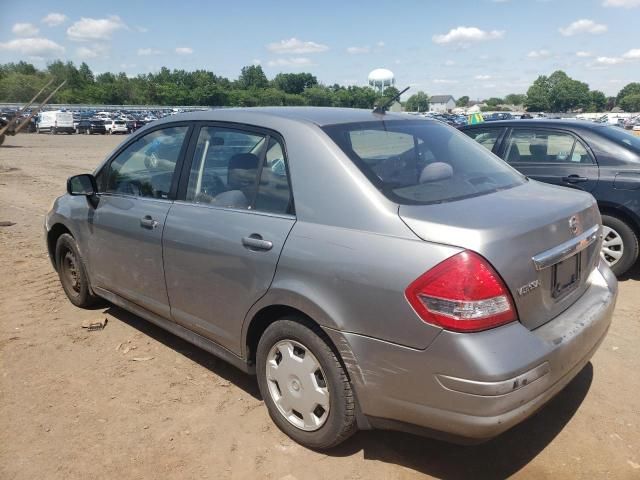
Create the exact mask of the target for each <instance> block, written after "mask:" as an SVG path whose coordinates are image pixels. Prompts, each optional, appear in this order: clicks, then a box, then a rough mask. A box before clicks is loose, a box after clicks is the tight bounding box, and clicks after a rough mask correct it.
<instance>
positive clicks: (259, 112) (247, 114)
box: [155, 107, 420, 127]
mask: <svg viewBox="0 0 640 480" xmlns="http://www.w3.org/2000/svg"><path fill="white" fill-rule="evenodd" d="M269 118H271V119H286V120H291V121H294V122H296V121H297V122H304V123H313V124H315V125H318V126H321V127H322V126H325V125H334V124H337V123H353V122H370V121H381V120H384V121H391V120H420V119H417V118H416V117H412V116H409V115H406V114H394V113H388V112H387V113H385V114H380V113H374V112H373V111H372V110H368V109H358V108H337V107H250V108H217V109H212V110H202V111H198V112H189V113H178V114H176V115H171V116H168V117H165V118H163V119H161V120H159V121H158V122H155V123H156V124H158V123H160V122H162V123H165V122H175V121H184V120H192V121H193V120H199V121H207V120H209V121H228V122H238V123H251V124H263V123H265V122H268V120H269Z"/></svg>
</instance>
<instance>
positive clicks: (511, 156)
mask: <svg viewBox="0 0 640 480" xmlns="http://www.w3.org/2000/svg"><path fill="white" fill-rule="evenodd" d="M499 155H500V157H502V158H503V159H504V160H506V161H507V163H509V164H510V165H511V166H512V167H514V168H516V169H518V170H519V171H521V172H522V173H524V174H525V175H527V176H528V177H530V178H533V179H535V180H539V181H541V182H545V183H552V184H555V185H561V186H563V187H571V188H577V189H580V190H584V191H586V192H591V191H593V190H594V189H595V188H596V185H597V184H598V175H599V173H598V165H597V164H596V161H595V158H594V156H593V155H592V153H591V152H590V150H589V148H588V147H587V146H586V144H585V143H584V142H583V141H582V140H581V139H579V138H578V137H576V136H575V135H574V134H573V133H571V132H569V131H566V130H561V129H553V128H548V127H545V128H537V127H526V128H525V127H523V128H520V127H518V128H513V129H511V131H510V132H509V133H508V136H507V137H506V139H505V141H504V142H502V146H501V148H500V151H499Z"/></svg>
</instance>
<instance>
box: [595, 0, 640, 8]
mask: <svg viewBox="0 0 640 480" xmlns="http://www.w3.org/2000/svg"><path fill="white" fill-rule="evenodd" d="M602 5H603V6H605V7H622V8H633V7H640V0H604V3H603V4H602Z"/></svg>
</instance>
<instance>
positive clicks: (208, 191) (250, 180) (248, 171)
mask: <svg viewBox="0 0 640 480" xmlns="http://www.w3.org/2000/svg"><path fill="white" fill-rule="evenodd" d="M264 140H265V135H261V134H257V133H252V132H245V131H242V130H232V129H225V128H219V127H203V128H202V129H201V130H200V133H199V135H198V142H197V144H196V149H195V151H194V154H193V161H192V164H191V171H190V173H189V183H188V186H187V194H186V200H187V201H189V202H195V203H205V204H212V205H218V206H222V207H231V208H241V209H247V208H249V207H250V205H251V202H252V201H253V198H254V196H255V192H256V185H257V175H258V163H259V156H260V154H261V153H262V147H263V145H264Z"/></svg>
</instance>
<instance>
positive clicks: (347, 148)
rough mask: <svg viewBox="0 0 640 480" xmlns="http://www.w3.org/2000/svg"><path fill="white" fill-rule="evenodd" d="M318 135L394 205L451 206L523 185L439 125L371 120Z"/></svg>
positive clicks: (482, 150)
mask: <svg viewBox="0 0 640 480" xmlns="http://www.w3.org/2000/svg"><path fill="white" fill-rule="evenodd" d="M323 130H324V131H325V132H326V133H327V134H328V135H329V137H331V139H332V140H333V141H334V142H335V143H336V144H337V145H338V146H339V147H340V148H341V149H342V150H343V151H344V153H345V154H346V155H347V156H348V157H349V158H351V160H352V161H353V162H354V163H355V164H356V165H357V166H358V168H360V170H362V172H363V173H364V174H365V175H366V176H367V178H369V180H370V181H371V182H372V183H373V184H374V185H375V186H376V187H377V188H378V189H379V190H380V191H381V192H382V193H383V194H384V195H386V196H387V197H388V198H389V199H391V200H392V201H394V202H397V203H401V204H429V203H439V202H446V201H452V200H457V199H461V198H466V197H472V196H477V195H483V194H486V193H490V192H494V191H497V190H502V189H506V188H511V187H514V186H516V185H520V184H522V183H523V182H525V181H526V179H525V178H524V177H523V176H522V175H521V174H519V173H518V172H516V171H515V170H513V169H512V168H511V167H509V166H508V165H506V164H505V163H504V162H503V161H501V160H500V159H499V158H497V157H496V156H494V155H492V154H491V153H490V152H488V151H487V149H486V148H483V147H481V146H480V145H478V144H477V143H476V142H474V141H473V140H471V139H469V138H467V137H466V136H465V135H463V134H462V133H460V132H458V131H457V130H455V129H453V128H451V127H449V126H447V125H444V124H442V123H440V122H436V121H430V120H407V121H403V120H399V121H398V120H394V121H388V122H384V121H380V122H378V121H375V122H363V123H347V124H339V125H328V126H325V127H323Z"/></svg>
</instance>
